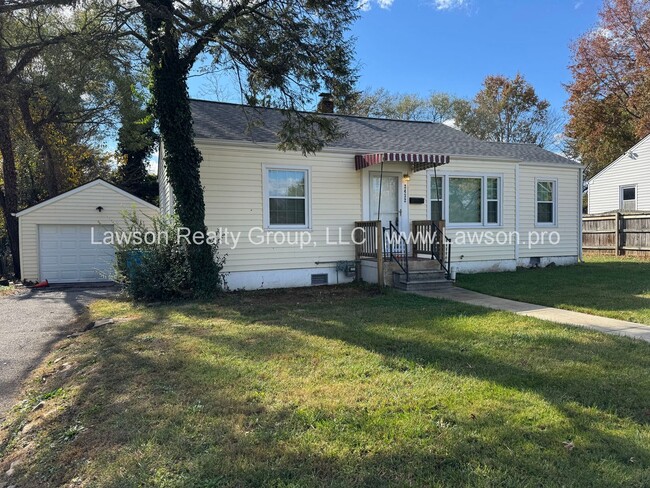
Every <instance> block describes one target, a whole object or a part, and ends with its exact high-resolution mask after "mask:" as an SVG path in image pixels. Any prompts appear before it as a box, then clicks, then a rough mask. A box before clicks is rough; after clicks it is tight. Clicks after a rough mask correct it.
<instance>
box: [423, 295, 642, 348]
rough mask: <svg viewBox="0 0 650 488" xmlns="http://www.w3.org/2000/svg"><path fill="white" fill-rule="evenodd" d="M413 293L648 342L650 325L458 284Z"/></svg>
mask: <svg viewBox="0 0 650 488" xmlns="http://www.w3.org/2000/svg"><path fill="white" fill-rule="evenodd" d="M415 293H417V294H418V295H422V296H426V297H432V298H443V299H445V300H452V301H455V302H462V303H468V304H470V305H478V306H480V307H487V308H492V309H494V310H505V311H507V312H513V313H516V314H517V315H525V316H527V317H535V318H537V319H542V320H548V321H550V322H557V323H559V324H568V325H575V326H577V327H585V328H587V329H593V330H597V331H599V332H604V333H605V334H612V335H621V336H627V337H632V338H634V339H640V340H642V341H648V342H650V326H647V325H642V324H637V323H635V322H626V321H625V320H617V319H610V318H607V317H599V316H597V315H590V314H587V313H581V312H572V311H570V310H562V309H559V308H553V307H545V306H543V305H533V304H532V303H525V302H517V301H515V300H507V299H505V298H498V297H493V296H490V295H484V294H482V293H478V292H475V291H470V290H465V289H464V288H457V287H450V288H446V289H440V290H434V291H422V292H415Z"/></svg>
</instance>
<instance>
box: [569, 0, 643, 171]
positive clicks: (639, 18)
mask: <svg viewBox="0 0 650 488" xmlns="http://www.w3.org/2000/svg"><path fill="white" fill-rule="evenodd" d="M572 51H573V62H572V64H571V66H570V69H571V73H572V75H573V81H572V82H571V83H570V84H569V85H568V86H567V89H568V91H569V100H568V102H567V107H566V108H567V111H568V113H569V116H570V120H569V123H568V124H567V126H566V136H567V137H568V139H569V144H568V146H569V149H570V150H571V153H572V154H571V155H572V156H574V157H577V158H579V159H580V160H582V162H583V163H584V164H585V165H586V167H587V176H592V175H594V174H595V173H597V172H598V171H600V170H601V169H602V168H603V167H604V166H606V165H607V164H609V163H610V162H612V161H613V160H614V159H616V158H617V157H618V156H620V154H621V153H623V152H624V151H625V150H626V149H628V148H629V147H630V146H632V145H633V144H634V143H635V142H636V141H638V140H639V139H641V138H643V137H645V136H647V135H648V134H649V133H650V3H648V2H647V1H645V0H604V4H603V7H602V9H601V11H600V20H599V22H598V25H597V27H596V28H595V29H593V30H591V31H590V32H587V33H586V34H584V35H583V36H582V37H581V38H580V39H578V41H577V42H575V43H574V45H573V46H572Z"/></svg>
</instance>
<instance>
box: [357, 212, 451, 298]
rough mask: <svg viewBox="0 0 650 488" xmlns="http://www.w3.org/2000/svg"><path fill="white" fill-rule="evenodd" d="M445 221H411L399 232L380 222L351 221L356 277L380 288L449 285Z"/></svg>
mask: <svg viewBox="0 0 650 488" xmlns="http://www.w3.org/2000/svg"><path fill="white" fill-rule="evenodd" d="M444 229H445V222H444V221H433V220H414V221H411V222H410V225H409V232H400V231H398V229H397V228H396V227H395V226H394V225H393V224H392V223H389V226H388V227H385V226H383V225H382V221H381V220H366V221H358V222H355V239H354V241H355V251H356V252H355V254H356V260H357V262H359V263H360V277H361V278H362V279H363V280H364V281H367V282H370V283H378V284H379V286H380V287H384V286H393V287H395V288H400V289H404V290H413V291H415V290H425V289H431V288H437V287H439V286H448V285H449V284H451V281H450V280H451V267H450V264H451V241H450V240H449V238H447V237H446V236H445V234H444Z"/></svg>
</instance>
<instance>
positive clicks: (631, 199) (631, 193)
mask: <svg viewBox="0 0 650 488" xmlns="http://www.w3.org/2000/svg"><path fill="white" fill-rule="evenodd" d="M619 192H620V205H619V208H620V209H621V210H636V185H625V186H621V187H619Z"/></svg>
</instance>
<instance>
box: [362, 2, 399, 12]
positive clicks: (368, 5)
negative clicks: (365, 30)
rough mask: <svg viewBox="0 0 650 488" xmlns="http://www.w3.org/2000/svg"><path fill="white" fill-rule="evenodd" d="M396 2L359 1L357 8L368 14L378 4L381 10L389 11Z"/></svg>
mask: <svg viewBox="0 0 650 488" xmlns="http://www.w3.org/2000/svg"><path fill="white" fill-rule="evenodd" d="M393 1H394V0H358V1H357V8H358V9H359V10H361V11H362V12H367V11H368V10H370V9H371V8H372V5H373V4H376V5H377V6H378V7H379V8H383V9H389V8H390V7H391V6H392V5H393Z"/></svg>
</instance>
